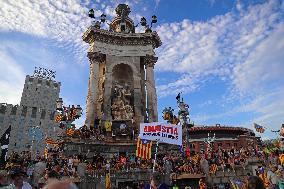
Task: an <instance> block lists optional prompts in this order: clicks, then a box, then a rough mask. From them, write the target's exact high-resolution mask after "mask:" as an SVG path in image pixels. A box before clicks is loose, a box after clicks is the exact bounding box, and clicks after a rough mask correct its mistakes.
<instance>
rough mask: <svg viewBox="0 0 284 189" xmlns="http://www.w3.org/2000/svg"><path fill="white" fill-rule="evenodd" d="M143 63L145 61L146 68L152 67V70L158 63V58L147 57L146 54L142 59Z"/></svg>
mask: <svg viewBox="0 0 284 189" xmlns="http://www.w3.org/2000/svg"><path fill="white" fill-rule="evenodd" d="M144 61H145V65H146V67H147V66H149V67H153V68H154V65H155V63H156V62H157V61H158V57H155V56H153V55H148V54H147V55H146V56H145V57H144Z"/></svg>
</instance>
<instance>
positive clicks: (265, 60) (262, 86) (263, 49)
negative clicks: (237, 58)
mask: <svg viewBox="0 0 284 189" xmlns="http://www.w3.org/2000/svg"><path fill="white" fill-rule="evenodd" d="M283 36H284V24H280V25H278V27H277V28H275V30H274V31H273V32H272V33H271V35H270V36H268V37H267V38H266V39H264V40H263V41H262V42H261V43H259V45H258V46H256V48H255V49H254V51H253V52H251V53H250V54H249V56H248V57H247V59H246V60H245V62H244V63H242V64H238V65H237V66H236V67H234V69H233V85H234V86H235V88H236V89H237V90H238V91H240V92H242V93H252V92H254V93H259V92H267V89H268V87H267V85H266V84H269V85H270V86H274V87H275V84H277V85H279V84H281V85H284V78H283V75H284V64H283V60H284V54H283V49H284V39H283Z"/></svg>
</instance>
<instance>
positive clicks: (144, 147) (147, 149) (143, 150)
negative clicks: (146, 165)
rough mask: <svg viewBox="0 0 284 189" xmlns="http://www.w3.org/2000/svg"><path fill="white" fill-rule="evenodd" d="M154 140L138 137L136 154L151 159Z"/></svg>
mask: <svg viewBox="0 0 284 189" xmlns="http://www.w3.org/2000/svg"><path fill="white" fill-rule="evenodd" d="M151 155H152V141H147V140H141V139H140V138H138V139H137V149H136V156H137V157H140V158H142V159H151Z"/></svg>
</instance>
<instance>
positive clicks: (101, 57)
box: [87, 52, 105, 62]
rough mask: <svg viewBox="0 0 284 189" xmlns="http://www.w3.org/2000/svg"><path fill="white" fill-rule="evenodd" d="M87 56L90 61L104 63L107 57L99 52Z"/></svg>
mask: <svg viewBox="0 0 284 189" xmlns="http://www.w3.org/2000/svg"><path fill="white" fill-rule="evenodd" d="M87 56H88V58H89V59H90V61H95V62H103V61H104V60H105V55H104V54H102V53H99V52H89V53H88V55H87Z"/></svg>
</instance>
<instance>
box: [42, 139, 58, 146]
mask: <svg viewBox="0 0 284 189" xmlns="http://www.w3.org/2000/svg"><path fill="white" fill-rule="evenodd" d="M45 143H46V144H50V145H56V144H58V143H57V142H56V141H54V140H53V139H51V138H46V139H45Z"/></svg>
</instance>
